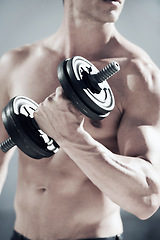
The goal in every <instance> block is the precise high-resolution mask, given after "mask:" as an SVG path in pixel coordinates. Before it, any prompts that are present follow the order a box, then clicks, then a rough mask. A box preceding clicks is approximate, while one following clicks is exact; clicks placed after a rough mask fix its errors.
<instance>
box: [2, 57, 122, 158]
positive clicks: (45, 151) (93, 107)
mask: <svg viewBox="0 0 160 240" xmlns="http://www.w3.org/2000/svg"><path fill="white" fill-rule="evenodd" d="M119 70H120V66H119V64H118V63H116V62H112V63H110V64H109V65H107V66H106V67H105V68H103V69H102V70H101V71H99V70H98V69H97V68H96V67H95V66H94V65H93V64H92V63H91V62H89V61H88V60H86V59H85V58H83V57H79V56H76V57H73V58H70V59H66V60H64V61H62V62H61V63H60V64H59V66H58V69H57V75H58V79H59V81H60V84H61V86H62V88H63V90H64V92H65V95H66V96H67V98H68V99H69V100H70V101H71V102H72V103H73V104H74V105H75V106H76V107H77V108H78V109H79V110H80V111H81V112H82V113H83V114H84V115H86V116H87V117H88V118H91V119H93V120H102V119H103V118H105V117H106V116H107V115H108V114H109V113H110V112H111V111H112V110H113V108H114V105H115V101H114V96H113V93H112V90H111V88H110V86H109V84H108V83H107V81H106V80H107V79H108V78H110V77H111V76H112V75H113V74H115V73H116V72H118V71H119ZM37 107H38V104H37V103H36V102H34V101H33V100H31V99H29V98H27V97H24V96H17V97H14V98H12V99H11V100H10V101H9V103H8V104H7V106H6V107H5V108H4V109H3V111H2V121H3V124H4V126H5V128H6V130H7V132H8V135H9V136H10V137H9V138H8V139H7V140H5V141H4V142H2V143H1V144H0V149H1V150H2V151H3V152H7V151H8V150H9V149H11V148H12V147H13V146H15V145H17V146H18V148H19V149H20V150H21V151H22V152H24V153H25V154H27V155H28V156H29V157H32V158H35V159H40V158H45V157H50V156H52V155H53V154H55V153H56V152H57V151H58V150H59V145H58V144H57V143H56V142H55V141H54V139H52V138H51V137H49V136H48V135H47V134H45V133H44V132H43V131H42V130H41V129H40V128H39V126H38V124H37V123H36V121H35V119H34V117H33V113H34V111H35V110H36V109H37ZM55 114H56V113H55Z"/></svg>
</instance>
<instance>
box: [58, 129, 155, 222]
mask: <svg viewBox="0 0 160 240" xmlns="http://www.w3.org/2000/svg"><path fill="white" fill-rule="evenodd" d="M61 147H62V148H63V149H64V150H65V152H66V153H67V154H68V155H69V156H70V158H71V159H72V160H73V161H74V162H75V163H76V164H77V165H78V166H79V168H80V169H81V170H82V171H83V172H84V173H85V174H86V176H87V177H88V178H89V179H90V180H91V181H92V182H93V183H94V184H95V185H96V186H97V187H98V188H99V189H100V190H101V191H102V192H103V193H104V194H105V195H107V196H108V197H109V198H110V199H111V200H112V201H113V202H115V203H116V204H118V205H119V206H120V207H121V208H123V209H124V210H126V211H129V212H131V213H133V214H135V215H137V216H141V212H145V214H146V215H147V214H148V211H149V208H148V207H149V205H150V204H151V203H150V201H151V196H152V197H153V195H154V194H155V195H156V191H157V189H156V186H155V183H154V181H153V179H150V177H151V171H150V170H149V169H150V166H149V164H150V163H149V162H147V161H145V160H143V159H140V158H138V157H127V156H120V155H117V154H113V153H112V152H111V151H109V150H108V149H107V148H105V147H104V146H103V145H102V144H100V143H98V142H97V141H95V140H94V139H93V138H92V137H91V136H90V135H89V134H88V133H87V132H85V131H84V130H83V128H79V130H78V132H77V136H76V138H74V140H73V141H70V140H69V141H67V139H66V140H65V141H64V142H63V143H62V146H61ZM155 182H156V180H155ZM155 199H156V198H155ZM153 211H154V210H153ZM142 215H143V214H142ZM141 218H145V216H144V217H141Z"/></svg>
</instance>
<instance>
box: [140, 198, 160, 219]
mask: <svg viewBox="0 0 160 240" xmlns="http://www.w3.org/2000/svg"><path fill="white" fill-rule="evenodd" d="M159 206H160V200H159V195H157V194H152V195H149V196H145V197H143V198H141V200H140V203H139V208H138V209H136V212H135V215H136V217H137V218H139V219H141V220H146V219H148V218H150V217H151V216H152V215H153V214H154V213H155V212H156V211H157V210H158V208H159Z"/></svg>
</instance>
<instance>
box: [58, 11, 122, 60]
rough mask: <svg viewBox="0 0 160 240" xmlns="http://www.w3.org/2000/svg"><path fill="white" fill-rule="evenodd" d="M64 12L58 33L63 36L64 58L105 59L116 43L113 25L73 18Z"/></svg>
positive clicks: (116, 34)
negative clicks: (77, 56)
mask: <svg viewBox="0 0 160 240" xmlns="http://www.w3.org/2000/svg"><path fill="white" fill-rule="evenodd" d="M68 13H70V11H65V13H64V19H63V22H62V25H61V27H60V29H59V31H58V34H59V36H61V39H62V36H63V42H64V49H63V51H64V53H65V56H66V57H72V56H75V55H80V56H83V57H86V58H87V59H88V60H92V59H95V60H96V59H99V58H103V57H106V52H107V53H108V54H110V53H111V50H112V46H113V44H114V45H115V44H116V42H118V36H119V34H118V32H117V30H116V28H115V25H114V23H113V22H112V23H103V22H100V21H99V22H98V21H94V20H93V19H85V18H78V17H74V16H73V15H70V14H68ZM112 55H113V52H112Z"/></svg>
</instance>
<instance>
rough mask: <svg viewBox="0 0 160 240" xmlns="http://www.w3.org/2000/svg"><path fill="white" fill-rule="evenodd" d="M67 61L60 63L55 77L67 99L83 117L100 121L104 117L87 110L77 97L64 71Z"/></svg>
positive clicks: (81, 100)
mask: <svg viewBox="0 0 160 240" xmlns="http://www.w3.org/2000/svg"><path fill="white" fill-rule="evenodd" d="M68 61H69V60H64V61H62V62H61V63H60V64H59V66H58V68H57V75H58V79H59V82H60V84H61V86H62V88H63V90H64V92H65V94H66V96H67V97H68V99H69V100H70V101H71V102H72V103H73V104H74V105H75V107H77V108H78V109H79V110H80V111H81V112H82V113H83V114H84V115H85V116H87V117H88V118H91V119H93V120H101V119H103V118H104V117H103V116H99V115H98V114H97V113H95V112H94V111H92V109H90V108H88V106H87V105H86V104H85V102H84V101H83V99H81V98H80V97H79V95H78V94H77V92H76V91H75V89H74V88H73V87H72V84H71V82H70V77H69V76H68V73H67V71H66V64H67V62H68Z"/></svg>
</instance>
